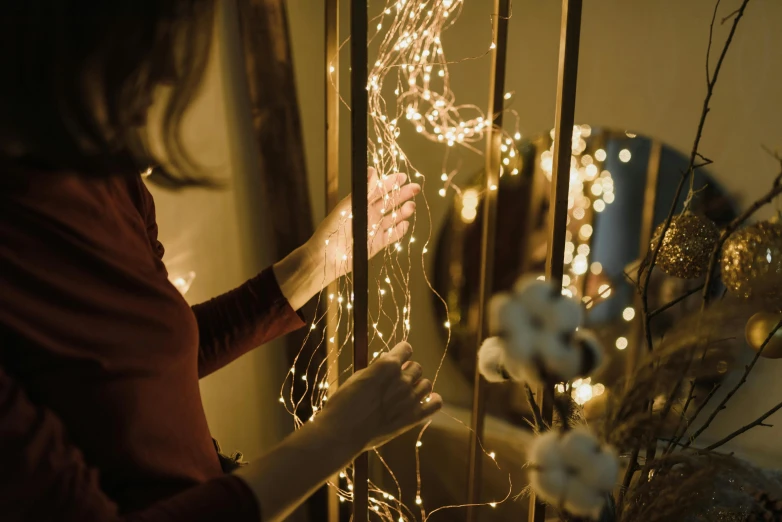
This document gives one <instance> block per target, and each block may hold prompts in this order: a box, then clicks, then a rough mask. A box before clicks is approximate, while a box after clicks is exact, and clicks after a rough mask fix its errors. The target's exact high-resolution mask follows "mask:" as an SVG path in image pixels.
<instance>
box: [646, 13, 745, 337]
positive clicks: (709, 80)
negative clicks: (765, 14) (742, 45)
mask: <svg viewBox="0 0 782 522" xmlns="http://www.w3.org/2000/svg"><path fill="white" fill-rule="evenodd" d="M719 3H720V2H719V0H717V3H716V5H715V6H714V14H713V16H712V19H711V24H710V26H709V44H708V47H707V50H706V98H705V99H704V100H703V109H702V110H701V117H700V121H699V122H698V129H697V132H696V133H695V140H694V142H693V146H692V152H691V153H690V161H689V165H688V167H687V170H686V171H685V172H684V173H683V174H682V177H681V179H680V180H679V184H678V186H677V187H676V194H675V195H674V198H673V203H672V204H671V208H670V210H669V211H668V216H667V217H666V218H665V222H664V223H663V228H662V230H661V231H660V236H659V237H660V240H658V241H657V242H656V244H655V246H654V249H653V250H652V255H651V258H650V259H649V264H648V267H647V268H646V276H645V278H644V280H643V284H642V287H641V307H642V309H643V326H644V334H645V337H646V347H647V349H648V350H649V351H651V350H652V349H653V344H652V332H651V329H650V327H649V285H650V283H651V279H652V271H653V270H654V266H655V263H656V262H657V256H658V254H659V253H660V248H661V247H662V244H663V241H662V238H664V237H665V235H666V234H667V233H668V230H669V229H670V228H671V222H672V221H673V216H674V213H675V212H676V206H677V203H678V201H679V198H680V197H681V193H682V190H683V189H684V185H685V183H686V182H687V179H688V178H689V177H690V176H692V175H693V173H694V166H695V160H696V158H698V157H699V154H698V146H699V145H700V142H701V136H702V135H703V127H704V124H705V123H706V117H707V116H708V114H709V111H710V108H709V102H710V101H711V97H712V95H713V94H714V86H715V85H716V83H717V79H718V78H719V74H720V70H721V69H722V64H723V62H724V60H725V56H726V54H727V53H728V49H729V48H730V44H731V43H732V42H733V35H734V34H736V28H737V27H738V24H739V22H740V21H741V18H742V16H743V15H744V9H745V8H746V7H747V4H748V3H749V0H743V1H742V3H741V7H739V9H738V11H737V13H736V16H735V18H734V19H733V25H732V26H731V28H730V33H728V37H727V39H726V40H725V44H724V46H723V47H722V52H721V53H720V57H719V59H718V60H717V65H716V66H715V67H714V73H713V74H712V75H711V76H710V75H709V58H710V54H711V44H712V36H713V33H714V20H715V18H716V16H717V7H719ZM639 270H640V269H639ZM641 276H642V273H641V272H640V271H639V274H638V280H639V281H641Z"/></svg>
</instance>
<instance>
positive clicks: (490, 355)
mask: <svg viewBox="0 0 782 522" xmlns="http://www.w3.org/2000/svg"><path fill="white" fill-rule="evenodd" d="M504 361H505V345H504V343H503V342H502V339H500V338H499V337H489V338H487V339H486V340H485V341H483V344H481V347H480V349H479V350H478V369H479V370H480V372H481V375H483V378H484V379H486V380H487V381H489V382H503V381H505V380H506V379H505V376H504V375H503V369H504V367H505V362H504Z"/></svg>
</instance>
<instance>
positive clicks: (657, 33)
mask: <svg viewBox="0 0 782 522" xmlns="http://www.w3.org/2000/svg"><path fill="white" fill-rule="evenodd" d="M341 4H342V5H341V8H342V14H343V17H344V18H345V19H347V16H348V7H349V3H348V2H346V1H344V0H343V1H342V2H341ZM492 4H493V2H492V1H491V0H465V8H464V13H463V15H462V17H461V18H460V20H459V21H458V22H457V24H456V25H455V26H454V27H453V28H452V29H451V30H450V31H448V32H447V33H446V36H445V37H444V47H445V51H446V55H447V57H448V58H449V59H451V60H454V59H458V58H460V57H465V56H474V55H478V54H481V53H483V52H484V51H485V49H486V46H487V45H488V42H489V41H490V35H491V25H490V14H491V8H492ZM584 4H585V5H584V15H583V24H582V38H581V59H580V69H579V82H578V94H577V96H578V103H577V111H576V119H577V121H578V122H580V123H590V124H592V125H601V126H610V127H616V128H620V129H630V130H634V131H636V132H638V133H642V134H646V135H649V136H652V137H655V138H658V139H661V140H662V141H664V142H666V143H667V144H669V145H671V146H673V147H675V148H677V149H678V150H680V151H683V152H685V153H686V152H688V151H689V150H690V149H691V147H692V140H693V138H694V133H695V128H696V125H697V120H698V117H699V114H700V110H701V105H702V102H703V97H704V94H705V68H704V67H705V66H704V61H705V51H706V42H707V40H708V27H709V21H710V18H711V12H712V9H713V6H714V1H713V0H688V1H681V0H658V1H655V2H642V1H640V0H636V1H627V0H590V1H588V2H585V3H584ZM722 4H723V5H722V8H721V10H720V15H718V18H721V17H722V16H725V15H727V14H728V13H730V12H731V11H732V10H733V9H735V8H736V7H737V6H738V4H739V2H738V1H736V0H731V1H723V2H722ZM288 6H289V13H290V22H291V28H292V33H293V50H294V58H295V67H296V74H297V80H298V89H299V92H298V95H299V102H300V105H301V108H302V114H303V119H304V131H305V143H306V150H307V163H308V166H309V170H310V172H309V174H310V180H311V181H312V184H311V191H312V197H313V205H314V208H315V209H316V215H317V216H320V215H322V209H323V205H322V198H323V186H322V176H323V162H322V159H321V158H322V155H323V145H322V144H323V95H322V78H323V73H324V72H325V68H326V66H325V63H324V58H323V29H322V28H323V6H322V2H315V1H312V0H288ZM559 6H560V2H558V1H557V0H514V1H513V15H512V18H511V21H510V31H509V54H508V78H507V90H509V91H515V96H514V98H513V100H512V102H513V103H512V107H513V108H514V109H516V110H517V111H518V112H519V114H520V116H521V121H520V126H521V131H522V133H523V134H526V135H530V134H535V133H538V132H541V131H545V130H548V129H549V128H550V127H551V126H552V125H553V119H554V96H555V86H556V72H557V71H556V68H557V55H558V43H559V35H558V30H559V17H560V10H559ZM380 8H381V6H380V2H376V1H372V2H370V9H371V12H375V11H377V10H379V9H380ZM779 20H782V2H779V1H778V0H753V1H752V2H750V5H749V7H748V9H747V12H746V16H745V18H744V20H743V21H742V23H741V26H740V28H739V30H738V33H737V34H736V37H735V39H734V44H733V47H732V49H731V51H730V54H729V55H728V58H727V60H726V62H725V64H724V67H723V69H722V73H721V77H720V80H719V84H718V87H717V90H716V92H715V95H714V97H713V101H712V113H711V115H710V117H709V121H708V123H707V127H706V131H705V133H704V136H703V141H702V144H701V149H700V150H701V152H702V153H704V154H705V155H707V156H708V157H710V158H712V159H713V160H714V161H715V164H714V165H713V166H712V167H711V171H712V172H713V173H714V174H715V175H716V177H717V179H718V180H719V182H720V183H722V184H723V185H724V186H725V187H726V188H727V190H728V191H730V192H731V193H733V194H735V196H736V197H737V198H738V200H739V201H740V202H743V203H746V202H748V201H752V199H753V198H756V197H758V195H760V194H762V193H763V192H764V191H765V190H767V188H768V187H769V183H770V181H771V179H772V178H773V176H774V174H775V173H776V172H777V171H778V165H776V164H775V162H774V161H773V160H772V159H771V158H770V157H768V156H767V155H766V154H765V153H763V152H762V151H761V149H760V146H761V145H767V146H770V147H772V148H774V147H777V148H780V149H782V125H780V117H782V95H781V94H782V88H781V87H780V86H781V85H782V67H780V64H782V32H780V31H779V30H778V27H779ZM729 25H730V24H729V23H728V24H726V25H724V26H718V28H717V31H716V36H715V38H716V42H717V44H716V45H715V49H716V50H715V51H714V52H713V53H712V57H713V62H712V63H714V60H715V59H716V58H715V55H716V54H717V53H718V52H719V49H721V42H722V41H723V39H724V37H725V35H726V34H727V32H728V28H729ZM342 27H343V34H346V31H347V27H346V26H345V24H344V23H343V24H342ZM341 57H342V61H343V64H342V65H343V66H342V67H341V73H342V77H343V78H348V70H347V64H346V63H345V62H347V60H348V59H349V49H348V46H345V47H344V48H343V52H342V54H341ZM370 59H371V57H370ZM488 69H489V60H488V59H487V58H484V59H482V60H474V61H466V62H463V63H461V64H458V65H454V66H451V68H450V72H451V81H452V87H453V89H454V91H455V92H456V94H457V97H458V99H459V101H460V102H463V103H475V104H479V105H481V106H483V105H485V104H486V98H487V96H488V91H487V83H486V76H487V74H488ZM342 89H343V91H344V93H343V94H344V95H345V96H346V97H347V96H348V94H349V93H348V92H347V91H348V84H347V82H343V86H342ZM347 114H348V112H347V110H345V109H343V110H342V118H341V124H342V126H343V127H342V128H343V129H344V130H345V131H347V130H348V129H347V128H346V127H345V126H346V125H347V124H348V121H347ZM405 123H406V122H405ZM408 130H409V129H408ZM403 132H404V130H403ZM413 134H414V133H413ZM348 136H349V134H348V132H343V139H344V140H348V139H349V138H348ZM414 137H415V138H418V137H417V136H414ZM406 143H407V148H406V152H407V154H408V156H409V157H410V158H411V160H412V161H413V163H414V165H415V166H416V168H417V169H418V170H420V171H421V172H424V173H425V174H430V175H434V176H433V177H435V178H436V176H437V175H438V174H439V172H440V169H441V166H440V165H441V161H442V155H441V153H442V148H440V147H438V146H435V145H432V144H430V143H428V142H425V141H423V140H422V139H413V140H409V141H407V142H406ZM346 145H347V143H346V141H345V142H343V157H344V152H345V151H346V150H347V149H346ZM461 160H462V161H464V169H463V172H464V173H465V174H468V175H469V174H472V173H474V172H475V171H476V170H477V169H478V168H480V165H481V159H480V158H479V157H477V156H475V155H472V154H469V153H467V154H463V155H462V157H461ZM343 165H344V168H343V169H342V172H341V176H342V186H343V187H344V186H347V184H348V183H349V177H348V176H349V174H348V168H347V164H346V163H344V162H343ZM427 195H428V197H429V198H430V204H431V206H432V216H433V230H434V232H435V233H436V232H437V230H438V228H439V223H440V222H441V220H442V216H443V212H444V210H445V206H446V203H447V201H445V200H443V199H442V198H439V197H438V196H437V194H436V189H435V188H431V187H430V189H429V191H428V194H427ZM419 209H420V206H419ZM419 235H423V232H419ZM412 287H413V288H415V289H416V291H415V292H414V298H413V306H414V308H415V312H416V327H415V328H414V330H413V333H412V337H411V340H412V342H413V344H414V347H415V349H416V356H417V357H418V358H419V359H422V360H423V362H424V364H425V367H426V368H427V369H429V370H433V368H434V367H435V366H436V364H437V361H438V360H439V356H440V353H441V352H442V339H441V337H440V335H439V330H440V325H439V323H437V321H435V319H434V316H433V312H432V305H431V302H432V301H431V296H430V295H429V294H428V292H427V291H426V290H424V289H423V288H424V286H423V281H422V279H421V276H420V270H419V271H415V272H414V277H413V281H412ZM780 364H782V363H777V362H776V361H763V363H762V364H761V365H759V367H758V368H757V370H756V372H757V374H756V376H755V378H754V380H753V383H752V384H751V385H750V386H747V387H746V388H745V390H743V392H742V393H741V394H739V395H737V397H736V398H734V400H733V402H732V406H731V409H730V410H729V411H728V412H726V414H725V415H723V416H722V419H723V421H722V422H721V423H718V424H717V425H716V426H715V428H714V433H715V436H717V435H719V434H724V433H727V432H728V431H730V429H731V428H732V427H736V426H738V425H742V424H744V423H745V422H744V421H749V420H750V419H752V418H754V417H755V416H757V415H759V414H760V413H762V411H765V409H767V408H768V407H770V406H771V405H773V403H774V399H773V398H771V399H767V397H779V396H780V395H782V384H779V381H780V379H778V378H776V376H777V375H778V374H779V373H780V372H782V367H780ZM438 386H441V387H440V391H441V392H442V393H444V394H445V396H446V397H447V399H448V400H450V402H451V403H456V404H461V405H468V404H469V400H470V394H469V390H468V387H467V386H466V383H465V382H464V381H463V379H462V378H461V376H459V375H458V374H457V373H456V372H455V371H453V370H452V368H450V367H449V366H446V369H445V373H444V379H443V380H442V381H440V384H438ZM775 439H776V435H775V433H774V430H768V429H764V430H755V431H753V432H751V433H749V434H747V435H744V436H743V437H742V439H741V443H742V445H743V448H744V449H745V450H746V451H749V452H752V453H757V452H760V453H764V454H767V455H770V454H776V455H775V456H774V458H775V459H777V460H779V461H780V462H782V454H780V450H779V449H778V445H776V444H774V441H775Z"/></svg>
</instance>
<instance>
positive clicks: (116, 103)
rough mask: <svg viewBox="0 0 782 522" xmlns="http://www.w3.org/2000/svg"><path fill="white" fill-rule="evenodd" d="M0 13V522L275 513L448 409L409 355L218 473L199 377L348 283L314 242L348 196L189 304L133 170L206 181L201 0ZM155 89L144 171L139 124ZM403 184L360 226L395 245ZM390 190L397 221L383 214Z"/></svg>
mask: <svg viewBox="0 0 782 522" xmlns="http://www.w3.org/2000/svg"><path fill="white" fill-rule="evenodd" d="M0 9H1V11H0V60H1V61H2V64H1V66H2V70H3V71H5V73H6V75H7V76H6V77H5V79H4V81H3V82H0V169H2V170H0V520H3V521H28V520H29V521H35V522H45V521H50V520H51V521H54V520H57V521H67V522H71V521H99V522H104V521H120V520H124V521H155V522H158V521H159V522H163V521H170V522H179V521H188V522H194V521H204V522H207V521H247V522H250V521H257V520H282V519H284V518H285V516H286V515H287V514H288V513H290V512H291V511H292V510H293V509H294V508H295V507H296V506H297V505H298V504H299V503H301V501H302V500H303V499H304V498H306V497H307V496H308V495H309V494H311V493H312V492H313V491H314V490H315V489H316V488H318V487H319V486H320V485H322V484H323V483H324V481H325V480H326V479H327V477H328V476H330V475H331V474H332V473H334V472H335V471H337V470H339V469H340V468H342V467H344V466H345V465H347V463H349V462H350V461H351V459H352V458H354V457H355V456H356V455H357V454H358V453H360V452H361V451H363V450H365V449H367V448H370V447H373V446H376V445H378V444H381V443H382V442H384V441H385V440H387V439H389V438H391V437H393V436H395V435H398V434H399V433H401V432H403V431H405V430H406V429H408V428H409V427H411V426H412V425H414V424H416V423H418V422H420V421H422V420H423V419H425V418H427V417H428V416H430V415H432V414H433V413H434V412H435V411H437V410H438V409H439V408H440V407H441V404H442V403H441V398H440V397H439V396H438V395H436V394H432V393H431V384H430V383H429V382H428V381H427V380H425V379H422V378H421V373H422V370H421V367H420V366H419V365H418V364H416V363H413V362H411V361H410V357H411V355H412V350H411V348H410V346H409V345H407V344H406V343H402V344H400V345H398V346H396V347H395V348H393V349H392V350H391V351H390V352H389V353H388V354H386V355H384V356H382V357H381V358H379V360H378V361H377V362H375V363H374V364H372V365H371V366H370V367H369V368H368V369H366V370H363V371H360V372H357V373H356V374H355V375H353V376H352V377H351V378H350V379H348V380H347V381H346V382H345V384H344V385H343V386H342V387H340V389H339V391H338V392H337V393H335V394H334V395H333V396H332V397H331V398H330V400H329V402H328V407H327V408H326V409H324V411H322V412H321V413H320V414H319V415H318V417H317V418H316V419H315V420H314V422H308V423H307V424H306V425H305V426H304V427H303V428H302V429H300V430H298V431H297V432H296V433H294V434H293V435H291V436H290V437H288V438H287V439H285V440H284V441H283V442H282V443H281V444H280V445H279V446H278V447H276V448H275V449H273V450H272V451H270V452H269V453H268V454H267V455H266V456H264V457H262V458H260V459H258V461H257V462H254V463H252V464H250V465H249V466H246V467H244V468H242V469H241V470H240V471H238V472H236V473H234V474H231V475H224V474H222V471H221V467H220V462H219V458H218V455H217V454H216V452H215V450H214V447H213V444H212V440H211V438H210V436H209V430H208V427H207V425H206V419H205V416H204V412H203V408H202V405H201V401H200V396H199V389H198V379H199V378H200V377H202V376H204V375H207V374H209V373H211V372H213V371H215V370H217V369H219V368H220V367H222V366H224V365H225V364H227V363H228V362H230V361H232V360H234V359H235V358H237V357H239V356H240V355H242V354H243V353H245V352H247V351H248V350H251V349H252V348H254V347H256V346H258V345H260V344H263V343H264V342H266V341H268V340H270V339H272V338H274V337H276V336H278V335H282V334H284V333H286V332H288V331H290V330H292V329H294V328H297V327H300V326H302V324H303V322H302V320H301V318H300V317H299V316H298V315H297V314H296V313H295V312H294V310H295V309H298V308H299V307H301V306H302V305H303V304H304V303H305V302H307V301H308V300H309V299H310V298H311V297H312V296H313V295H314V294H316V293H317V292H319V291H320V290H321V289H322V287H323V285H324V284H326V283H328V282H329V279H333V278H334V277H336V276H339V275H341V273H342V272H340V271H339V270H337V271H336V272H335V271H334V270H328V267H327V266H326V262H327V256H329V257H328V258H329V259H332V257H331V256H336V255H339V254H338V253H337V252H336V248H339V245H335V244H334V243H332V245H331V246H330V247H329V251H326V249H325V243H326V241H325V240H326V239H328V238H329V237H331V234H332V233H333V232H334V231H335V230H336V229H337V227H338V226H339V220H340V215H339V213H340V212H341V211H342V210H343V209H344V208H347V207H349V205H350V202H349V201H347V200H346V201H343V202H342V203H341V206H340V208H338V209H337V211H336V212H335V213H334V214H332V215H331V216H329V217H328V218H327V219H326V221H325V222H324V223H323V224H322V225H321V226H320V227H318V230H317V231H316V233H315V235H314V236H313V238H312V239H310V240H309V241H308V242H307V243H306V244H305V245H303V246H302V247H301V248H299V249H297V250H296V251H295V252H293V253H292V254H291V255H289V256H288V257H286V258H285V259H283V260H282V261H280V262H279V263H277V264H275V265H274V266H273V267H271V268H269V269H267V270H265V271H263V272H262V273H261V274H259V275H258V276H257V277H255V278H253V279H251V280H250V281H248V282H246V283H245V284H243V285H242V286H240V287H239V288H237V289H235V290H233V291H231V292H229V293H227V294H224V295H222V296H219V297H217V298H215V299H213V300H211V301H209V302H207V303H204V304H201V305H197V306H194V307H192V308H191V307H189V306H188V305H187V304H186V303H185V301H184V300H183V299H182V298H181V296H180V295H179V294H178V292H177V291H176V290H175V289H174V288H173V286H172V285H171V284H169V283H168V280H167V274H166V271H165V267H164V265H163V263H162V256H163V247H162V246H161V245H160V243H159V242H158V241H157V226H156V224H155V210H154V202H153V201H152V197H151V196H150V194H149V192H148V191H147V190H146V188H145V186H144V183H143V182H142V181H141V178H140V176H139V174H138V173H139V172H140V171H142V170H144V169H145V168H146V167H147V166H148V165H164V166H165V167H158V168H156V169H155V171H154V173H153V175H152V178H153V179H156V180H157V181H158V182H160V183H163V184H166V185H168V186H170V187H184V186H189V185H209V184H210V182H209V180H208V178H205V177H203V176H194V175H186V174H185V172H197V171H196V170H194V168H193V166H192V162H190V161H189V160H188V158H187V155H186V154H185V153H184V149H183V148H182V147H181V144H180V142H179V140H178V136H179V135H178V129H179V122H180V120H181V116H182V113H183V111H184V109H185V108H186V107H187V102H188V101H189V100H190V99H191V98H192V96H193V93H194V92H195V91H196V90H197V86H198V82H199V80H200V78H201V75H202V73H203V70H204V65H205V61H206V53H207V51H208V47H209V40H210V39H211V26H212V14H213V13H212V11H213V9H214V5H213V3H212V2H209V1H207V0H112V1H111V2H105V1H103V0H81V1H79V0H67V1H65V0H59V1H58V0H49V1H46V0H38V1H33V0H28V1H26V2H16V1H11V0H8V1H5V2H3V4H2V7H1V8H0ZM164 85H165V86H166V87H167V89H168V92H169V97H168V103H167V108H166V110H165V113H164V117H163V119H162V122H161V123H160V128H161V135H162V136H163V141H164V144H165V154H164V157H161V158H158V157H155V156H154V155H152V154H151V153H150V152H149V147H148V146H147V143H146V139H145V137H146V134H145V132H144V128H145V127H146V116H147V111H148V108H149V106H150V104H151V101H152V100H153V98H154V97H155V96H157V95H158V93H159V92H160V87H161V86H164ZM373 174H374V173H373V172H370V176H372V175H373ZM404 181H405V180H404V178H403V177H401V176H400V177H397V178H391V177H389V178H387V179H386V180H385V181H384V182H381V183H379V184H378V183H377V181H376V180H375V179H372V180H371V184H370V186H371V187H374V191H373V192H372V194H371V195H370V201H372V202H373V203H372V204H371V205H370V208H369V220H370V223H371V224H376V225H378V226H380V227H382V229H383V230H386V229H388V228H392V229H393V232H394V233H393V234H392V235H391V236H389V239H390V238H398V237H399V235H402V234H404V233H405V232H406V230H407V222H406V220H407V219H408V218H409V217H410V216H411V215H412V214H413V212H414V204H413V202H412V201H410V200H411V199H412V198H413V197H414V196H415V195H416V194H417V193H418V192H419V191H420V187H418V186H417V185H414V184H407V185H404ZM397 185H400V186H401V188H400V187H398V186H397ZM389 191H391V193H392V194H393V195H394V197H395V198H396V199H395V201H396V202H397V203H398V206H397V210H396V212H395V214H396V217H395V218H393V219H392V217H391V215H393V214H394V213H392V214H391V215H389V214H385V215H384V214H383V213H381V210H380V209H381V206H382V201H383V199H382V198H383V196H384V194H385V193H386V192H389ZM346 240H348V241H349V240H350V238H349V237H348V238H346ZM382 246H385V245H375V244H373V245H371V252H372V253H376V251H377V250H379V248H380V247H382ZM340 257H341V256H340ZM332 266H336V265H332ZM339 266H341V264H340V265H339ZM343 272H344V271H343ZM323 274H327V277H324V275H323ZM426 397H430V399H429V400H428V401H425V400H424V399H425V398H426Z"/></svg>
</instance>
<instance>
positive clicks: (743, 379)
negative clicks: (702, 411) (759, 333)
mask: <svg viewBox="0 0 782 522" xmlns="http://www.w3.org/2000/svg"><path fill="white" fill-rule="evenodd" d="M780 328H782V320H780V321H779V322H777V324H776V326H774V328H773V329H772V330H771V332H769V334H768V337H766V340H765V341H763V344H762V345H760V348H759V349H758V351H757V353H755V357H753V358H752V362H750V363H749V364H748V365H747V367H746V368H745V369H744V374H743V375H742V376H741V379H740V380H739V382H737V383H736V385H735V386H734V387H733V389H732V390H730V391H729V392H728V394H727V395H726V396H725V398H723V399H722V401H720V403H719V405H718V406H717V407H716V408H714V411H712V412H711V415H709V418H708V419H706V422H704V423H703V426H701V427H700V428H698V429H697V430H696V431H695V433H694V434H693V435H692V437H690V438H689V439H688V440H687V442H685V443H684V447H685V448H686V447H688V446H689V445H690V444H692V443H693V442H695V439H697V438H698V437H699V436H700V435H701V433H703V432H704V431H706V429H707V428H708V427H709V425H710V424H711V421H713V420H714V418H715V417H716V416H717V415H718V414H719V412H721V411H722V410H724V409H725V407H726V406H725V405H726V404H727V403H728V401H729V400H730V399H731V397H733V395H734V394H735V393H736V392H737V391H738V390H739V388H741V387H742V386H743V385H744V383H745V382H747V376H748V375H749V373H750V372H751V371H752V368H754V367H755V363H756V362H758V359H760V356H761V355H762V354H763V350H765V348H766V345H768V343H769V342H770V341H771V339H772V338H773V337H774V334H775V333H777V330H779V329H780Z"/></svg>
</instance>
